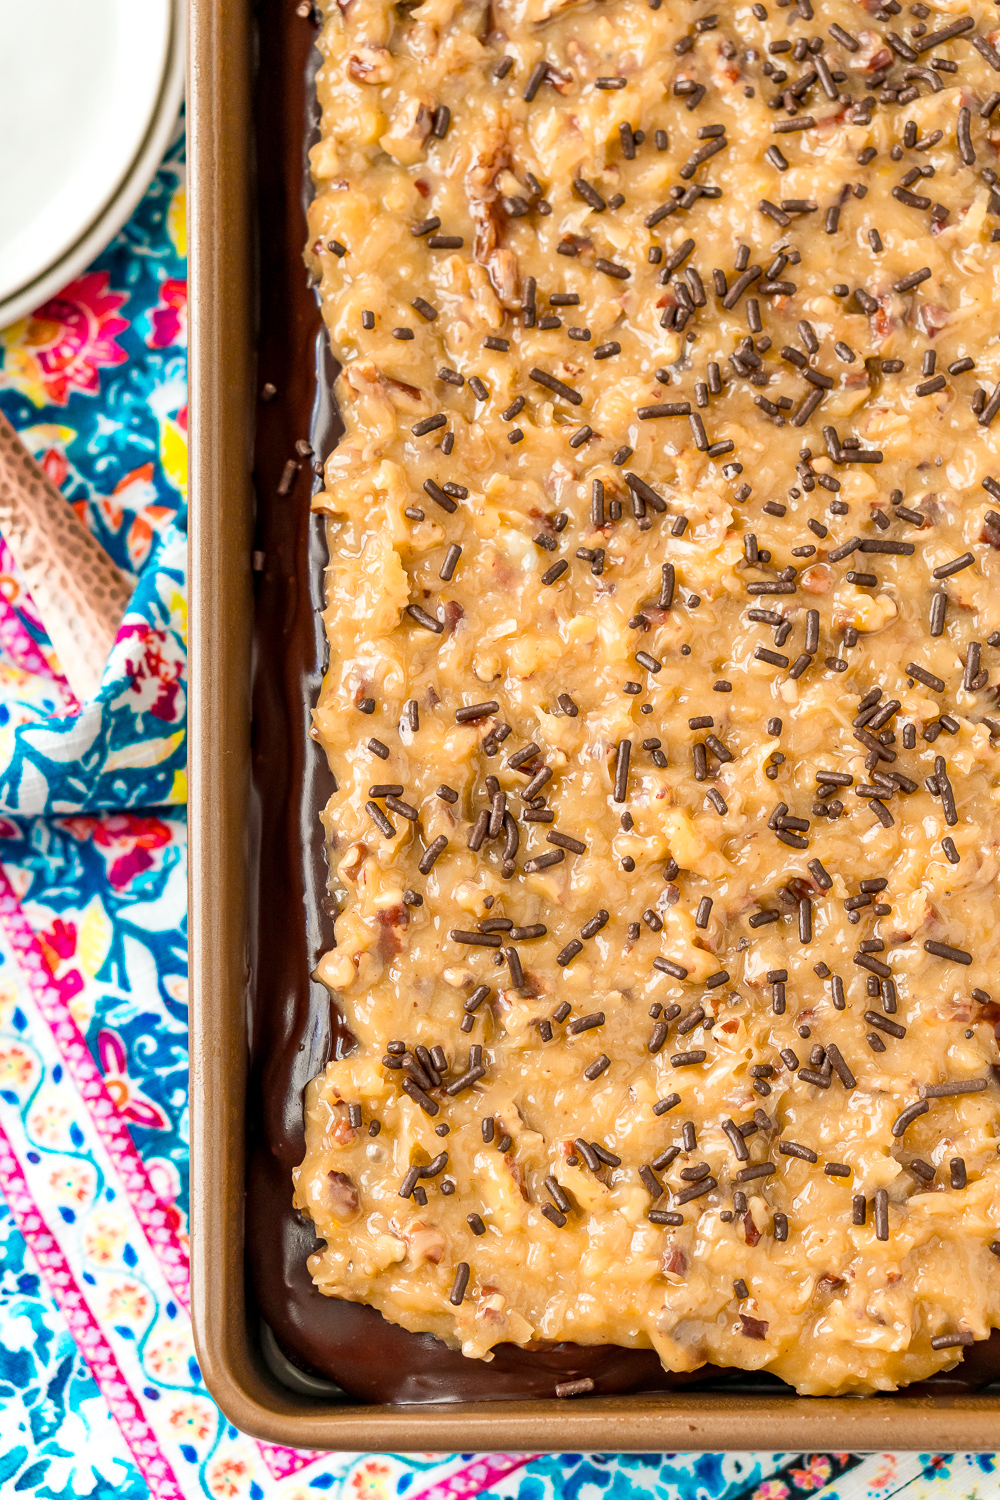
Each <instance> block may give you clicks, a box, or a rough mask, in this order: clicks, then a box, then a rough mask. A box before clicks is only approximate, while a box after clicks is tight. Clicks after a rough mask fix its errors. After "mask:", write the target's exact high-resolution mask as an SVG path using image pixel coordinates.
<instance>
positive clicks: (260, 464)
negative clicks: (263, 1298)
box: [188, 0, 1000, 1451]
mask: <svg viewBox="0 0 1000 1500" xmlns="http://www.w3.org/2000/svg"><path fill="white" fill-rule="evenodd" d="M258 10H259V16H258V17H257V19H255V12H254V7H253V6H252V3H251V0H190V22H191V24H190V57H189V91H188V124H189V132H190V165H191V215H192V224H191V281H192V286H191V333H192V348H191V366H190V370H191V446H192V454H191V472H192V485H191V488H192V494H191V549H190V562H191V586H192V597H191V678H192V681H191V739H190V746H191V749H190V772H191V839H190V858H191V876H190V911H191V977H192V1009H191V1036H190V1045H191V1148H192V1189H191V1197H192V1213H191V1232H192V1248H193V1267H194V1270H193V1285H192V1294H193V1301H192V1305H193V1314H194V1327H195V1338H196V1341H197V1346H198V1355H199V1359H200V1361H201V1365H202V1370H203V1372H204V1375H205V1379H206V1381H207V1383H208V1386H209V1389H210V1390H211V1392H212V1394H213V1395H214V1396H215V1398H216V1400H217V1401H218V1402H219V1405H220V1406H221V1407H222V1409H223V1411H224V1412H225V1413H226V1415H227V1417H229V1418H230V1420H231V1421H233V1422H234V1423H235V1424H236V1425H237V1426H238V1427H240V1428H241V1429H242V1430H243V1431H244V1432H247V1433H250V1434H252V1435H254V1436H256V1437H258V1438H263V1439H266V1440H268V1441H271V1442H276V1443H282V1444H288V1445H290V1446H294V1447H304V1448H330V1449H339V1450H349V1451H350V1450H353V1451H356V1450H359V1449H361V1450H364V1449H369V1450H381V1451H386V1450H407V1449H410V1450H421V1451H428V1450H431V1451H433V1450H438V1451H440V1450H447V1449H457V1448H462V1449H465V1450H470V1449H471V1450H483V1449H507V1450H521V1451H524V1450H529V1449H530V1450H543V1449H544V1450H550V1451H557V1450H561V1449H575V1450H581V1449H582V1450H588V1449H589V1450H601V1449H603V1450H611V1451H627V1450H647V1451H649V1450H660V1449H669V1450H678V1449H681V1450H683V1449H688V1450H690V1449H695V1450H698V1449H750V1448H770V1449H782V1450H784V1451H799V1450H808V1451H815V1450H820V1449H824V1448H826V1449H837V1450H855V1451H856V1450H866V1449H868V1450H871V1449H882V1448H891V1449H906V1448H910V1449H920V1450H934V1449H944V1450H956V1449H960V1450H975V1449H980V1450H993V1449H995V1448H996V1447H997V1442H998V1433H1000V1394H990V1393H989V1392H984V1393H981V1394H969V1393H967V1392H964V1393H963V1392H962V1391H960V1390H956V1389H954V1388H953V1389H951V1390H949V1387H948V1385H947V1383H943V1384H938V1385H936V1386H924V1387H922V1388H921V1389H920V1391H919V1392H917V1391H914V1392H911V1393H901V1394H900V1395H897V1396H888V1397H870V1398H863V1399H856V1398H849V1397H841V1398H839V1399H817V1398H802V1397H797V1396H795V1395H794V1394H791V1393H783V1392H782V1391H781V1388H780V1387H778V1385H777V1383H776V1382H775V1383H774V1385H772V1386H771V1387H770V1388H769V1389H764V1390H761V1389H754V1390H747V1389H745V1388H744V1389H742V1390H741V1389H739V1388H735V1389H734V1388H733V1387H732V1386H730V1387H728V1388H724V1389H714V1390H713V1389H712V1388H711V1383H707V1384H706V1386H705V1387H702V1388H699V1387H697V1386H692V1387H690V1388H688V1389H680V1390H677V1391H671V1392H665V1393H658V1394H651V1395H631V1396H593V1397H587V1398H583V1399H579V1400H575V1401H557V1400H554V1399H553V1400H548V1399H538V1400H530V1401H527V1400H516V1401H493V1402H477V1403H463V1402H452V1403H449V1404H437V1405H433V1404H432V1405H428V1404H420V1405H416V1404H415V1405H395V1406H388V1405H365V1404H361V1403H358V1402H354V1401H350V1400H348V1399H347V1398H344V1397H340V1398H339V1399H338V1397H337V1394H336V1392H334V1391H331V1388H330V1387H329V1386H328V1385H325V1384H324V1383H323V1382H315V1381H311V1380H309V1379H308V1378H300V1379H297V1380H296V1379H295V1378H294V1375H292V1376H291V1378H289V1374H288V1368H287V1367H286V1369H285V1376H284V1378H281V1376H280V1372H281V1368H282V1365H281V1360H280V1356H277V1355H276V1352H275V1348H276V1346H275V1345H274V1341H273V1339H271V1338H270V1337H269V1335H268V1334H267V1332H266V1330H265V1332H264V1334H263V1337H262V1330H261V1318H260V1314H259V1311H258V1307H257V1303H256V1299H255V1298H254V1295H253V1291H252V1288H251V1281H250V1278H249V1276H248V1273H247V1270H246V1265H245V1253H246V1243H245V1241H246V1235H245V1201H246V1181H247V1178H246V1166H247V1151H246V1141H247V1133H248V1127H247V1119H248V1111H247V1104H248V1099H249V1101H250V1102H251V1104H253V1102H254V1098H255V1091H256V1090H257V1087H258V1081H259V1080H258V1077H257V1075H256V1074H255V1075H254V1077H253V1078H252V1079H251V1084H250V1088H249V1091H248V1060H249V1058H250V1056H251V1048H250V1036H249V1025H250V1021H249V1018H250V1016H251V1007H250V998H251V992H252V983H251V980H252V977H254V976H256V974H257V973H258V971H259V970H260V968H261V966H262V965H263V966H265V967H266V966H267V965H268V964H269V965H270V966H271V967H270V970H269V972H271V973H272V974H273V973H274V972H277V971H278V970H280V963H278V965H277V970H276V969H275V953H274V951H273V950H274V948H275V946H276V945H275V941H274V937H273V933H274V930H275V922H274V917H273V914H272V913H271V912H270V911H269V910H268V909H267V908H268V903H267V902H265V903H264V905H263V908H262V904H261V898H260V894H259V892H260V889H261V887H260V886H259V883H258V878H257V875H258V871H257V869H256V867H255V861H256V863H257V864H258V865H259V864H260V863H261V860H260V851H261V848H262V847H264V848H265V850H267V849H268V847H269V846H268V843H267V841H268V839H273V838H274V837H275V830H277V833H278V834H279V835H280V836H281V837H280V838H279V841H278V845H276V847H286V846H287V847H288V848H292V847H293V846H297V845H296V841H298V843H299V844H305V843H308V840H309V839H310V837H313V836H314V835H313V833H312V832H311V831H310V828H309V820H308V819H307V820H304V821H301V822H300V821H299V820H298V819H297V818H295V817H294V814H295V813H296V811H300V810H301V808H302V807H303V806H305V805H306V802H305V801H304V800H303V796H302V794H301V791H300V789H299V781H300V780H304V778H305V772H304V770H303V763H302V756H301V754H300V753H299V751H297V750H296V748H295V746H294V745H292V746H289V747H286V749H285V750H283V751H282V753H281V754H280V755H276V753H275V751H274V748H273V747H274V746H275V745H276V744H280V740H281V736H280V731H281V726H282V719H281V715H282V714H283V713H285V711H286V710H287V708H288V703H289V701H290V696H289V695H290V694H291V688H289V687H288V683H290V682H292V680H293V679H294V677H295V674H296V673H297V672H299V671H300V668H302V667H303V663H304V664H305V666H306V667H308V666H309V661H308V660H307V658H308V656H309V652H310V651H312V654H313V657H314V658H315V655H316V651H317V649H318V645H317V643H318V635H317V633H316V632H315V631H314V632H313V634H312V636H310V638H309V639H308V640H307V639H305V637H304V636H303V634H302V632H301V631H300V632H299V634H298V635H295V633H294V632H293V631H291V630H289V629H288V628H287V625H286V624H283V623H282V621H281V619H280V618H279V617H278V613H280V612H278V613H276V612H275V610H274V608H272V611H271V613H272V616H273V617H274V619H273V620H272V625H271V627H270V634H269V635H266V636H264V637H262V636H261V629H260V614H261V606H260V600H261V599H262V598H267V597H271V598H272V599H274V600H277V602H278V603H279V604H284V605H286V606H288V608H290V609H293V610H294V608H295V607H296V601H297V603H298V607H299V611H300V612H299V616H298V617H299V618H300V619H301V618H303V616H302V614H301V605H302V600H303V599H305V601H306V603H307V604H308V600H309V578H308V577H307V576H305V575H306V573H307V572H308V566H307V563H308V559H309V558H310V556H312V559H313V562H315V554H314V551H313V553H312V554H310V550H309V549H310V547H312V548H313V549H315V539H316V532H315V531H310V522H309V512H308V493H307V480H308V466H307V465H305V466H303V467H304V469H305V473H304V475H302V476H300V477H299V479H298V480H297V481H296V483H295V485H294V487H293V488H292V489H291V491H290V492H288V493H285V494H284V495H281V496H280V501H281V503H280V505H279V504H278V503H277V501H276V496H278V495H279V492H280V490H281V489H283V488H284V486H283V485H281V484H280V482H279V481H280V473H281V470H280V468H279V469H278V470H277V471H275V469H274V466H273V465H274V462H275V461H276V460H274V459H272V458H269V457H268V456H267V454H266V453H265V455H264V457H263V458H262V457H261V453H260V445H259V444H258V456H257V472H256V475H255V474H254V472H253V466H254V457H253V454H254V428H255V424H256V425H260V424H261V423H263V424H266V426H267V429H268V431H269V432H270V433H271V434H272V436H273V439H274V441H273V443H272V444H271V446H272V447H273V448H274V452H275V453H276V454H277V455H278V457H279V458H280V457H281V455H282V454H284V455H285V457H286V459H287V455H288V453H289V451H290V448H291V445H292V443H293V439H294V437H295V436H296V435H299V436H300V435H302V434H301V431H300V430H298V429H296V427H295V425H294V422H295V420H296V419H295V417H294V411H292V414H291V415H289V413H290V410H291V408H290V407H289V405H288V402H287V401H286V396H291V397H294V398H295V401H298V403H299V407H300V408H301V402H302V399H303V398H304V393H305V392H307V391H309V392H311V389H312V382H313V349H314V340H315V333H316V326H317V324H316V318H315V315H314V313H313V315H311V316H310V314H309V313H308V310H307V311H306V312H301V310H300V312H299V313H296V314H295V315H294V316H291V315H284V316H282V315H281V307H282V304H281V301H280V298H276V296H275V295H274V293H275V288H274V286H273V279H274V267H275V265H276V264H282V265H284V266H286V267H294V268H295V275H296V276H298V277H304V272H303V271H302V269H301V259H300V258H299V257H300V254H301V242H302V234H303V231H302V219H301V205H300V184H301V176H302V162H303V148H304V141H305V130H306V120H305V113H304V107H303V105H304V85H303V82H302V78H303V70H302V66H301V64H302V61H303V59H304V56H305V52H306V51H308V46H309V35H308V34H307V31H306V30H304V29H303V28H307V27H308V22H307V21H306V20H304V19H302V18H300V17H298V16H297V14H296V11H297V5H296V0H261V4H260V6H259V7H258ZM258 20H259V24H260V26H261V27H262V28H263V31H264V38H263V44H262V45H261V46H260V48H259V52H260V67H261V73H260V76H259V80H258V79H257V77H256V74H255V68H256V66H257V63H256V58H257V53H258V34H257V24H258ZM286 37H294V38H295V41H294V45H293V44H292V43H289V45H288V46H287V47H285V46H284V45H283V42H284V39H285V38H286ZM303 39H304V40H303ZM303 48H304V50H303ZM296 59H298V60H297V61H296ZM289 67H292V68H293V70H294V68H296V67H297V68H298V70H299V71H298V81H297V83H295V82H294V81H290V75H289V74H288V71H287V70H288V68H289ZM258 168H259V170H258ZM265 182H266V184H267V188H268V197H267V201H266V204H265V209H266V212H265V214H264V216H263V224H264V233H263V234H262V235H260V236H258V234H257V225H258V223H259V222H260V220H259V210H260V200H259V192H260V190H261V186H262V184H265ZM258 267H259V268H260V273H259V274H258ZM302 285H304V281H303V282H302ZM301 306H306V307H307V304H301ZM265 366H266V367H267V369H265ZM272 367H275V368H280V369H281V370H282V371H283V372H284V380H285V384H286V385H287V387H288V391H287V392H286V391H282V392H281V393H280V394H279V397H278V398H277V399H276V400H275V402H274V403H270V404H267V405H265V406H261V405H260V403H259V401H258V396H259V391H260V384H261V382H262V381H264V380H266V379H268V378H269V377H268V374H267V371H268V370H270V369H271V368H272ZM320 384H321V386H322V384H323V382H322V379H321V380H320ZM310 399H311V397H310ZM293 407H294V402H293ZM255 490H256V495H255ZM255 550H256V551H257V552H258V554H259V555H258V556H256V557H255ZM304 559H305V560H306V562H305V563H304V562H303V560H304ZM255 566H256V568H257V572H256V573H255V571H254V569H255ZM269 590H270V593H269V592H268V591H269ZM255 598H256V600H257V626H256V636H255V624H254V611H255ZM275 621H276V623H275ZM255 640H256V647H255ZM262 641H263V645H264V647H265V648H266V649H265V650H263V651H262ZM310 641H311V644H310ZM286 650H287V652H288V661H289V663H290V666H289V670H288V672H287V673H286V675H285V678H283V677H282V660H281V659H282V657H283V653H284V652H285V651H286ZM296 653H298V657H301V661H299V660H298V658H296ZM303 653H304V654H303ZM262 657H263V658H264V659H265V662H264V664H265V665H266V666H268V668H269V671H268V672H265V673H263V674H262V672H261V662H262ZM293 658H295V659H294V660H293ZM320 665H321V663H320ZM316 666H317V662H316V660H315V659H314V660H313V661H312V670H314V671H315V669H316ZM283 683H284V687H283ZM286 689H287V691H286ZM255 761H256V780H255ZM279 762H280V764H279ZM255 786H256V791H255ZM262 786H265V787H267V788H268V789H269V791H270V792H271V794H270V796H269V797H265V798H263V799H262V798H261V796H260V790H261V787H262ZM272 789H273V790H272ZM290 820H293V821H294V826H292V822H291V821H290ZM300 830H301V831H300ZM281 839H283V840H284V843H283V844H282V843H281ZM262 840H263V845H262ZM295 863H296V862H295V861H286V863H285V865H281V864H280V862H278V864H277V865H276V867H275V869H274V870H273V871H272V872H271V878H272V879H273V880H275V881H277V882H279V883H280V892H281V894H282V897H283V899H284V900H285V902H286V906H287V903H288V902H289V901H291V902H292V905H291V906H290V907H288V908H287V909H288V910H292V911H293V912H294V913H295V914H296V915H295V917H294V920H291V921H288V922H286V924H285V926H284V928H283V929H282V930H281V933H280V941H279V942H278V943H277V947H278V948H279V949H280V946H281V942H286V943H287V944H288V945H289V949H288V951H289V952H290V953H291V952H294V953H295V954H296V955H298V957H299V959H300V966H301V962H302V961H304V959H303V955H305V954H306V953H307V951H309V952H311V951H313V949H314V947H315V945H316V943H318V942H319V941H320V929H319V917H318V916H317V914H316V913H315V912H314V911H311V910H310V905H309V902H308V900H307V899H306V889H305V885H304V884H303V883H302V882H301V861H299V862H298V864H299V869H298V872H296V870H295V869H293V868H292V865H293V864H295ZM297 881H298V882H299V883H298V884H297V883H296V882H297ZM275 890H276V891H277V890H279V885H275ZM265 891H266V888H265ZM296 902H297V903H298V905H297V906H296V905H295V903H296ZM258 934H262V935H265V934H266V938H267V945H268V947H269V948H270V950H271V951H270V952H264V953H262V952H261V951H260V947H259V945H258V944H257V943H256V942H255V937H256V936H257V935H258ZM277 957H278V958H279V959H280V953H279V954H278V955H277ZM255 1107H256V1106H255ZM274 1371H278V1372H279V1373H278V1374H276V1373H273V1372H274ZM293 1387H294V1388H293Z"/></svg>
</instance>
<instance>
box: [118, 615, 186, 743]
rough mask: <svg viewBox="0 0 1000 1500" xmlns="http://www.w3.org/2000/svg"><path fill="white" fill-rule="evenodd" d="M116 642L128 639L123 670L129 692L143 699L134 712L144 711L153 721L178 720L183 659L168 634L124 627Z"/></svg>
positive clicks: (135, 626)
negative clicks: (128, 651)
mask: <svg viewBox="0 0 1000 1500" xmlns="http://www.w3.org/2000/svg"><path fill="white" fill-rule="evenodd" d="M118 640H119V642H120V641H122V640H128V641H129V643H130V645H131V646H132V647H133V648H134V651H133V653H130V655H129V657H128V659H127V660H126V662H125V671H126V673H127V674H128V679H129V688H130V690H131V691H132V692H133V693H136V694H138V695H139V697H140V698H141V699H142V700H143V701H142V702H141V704H138V705H137V711H138V712H140V713H141V712H142V711H143V710H144V709H145V710H147V711H148V712H149V713H151V714H152V715H153V716H154V718H157V719H163V720H165V722H166V723H168V724H170V723H174V722H175V721H176V719H177V717H178V706H177V705H178V699H179V697H180V684H181V679H182V678H183V676H184V657H183V655H182V654H181V652H180V650H179V649H178V648H177V646H176V643H175V642H174V640H173V637H172V636H171V635H170V634H169V632H168V631H165V630H151V629H150V627H149V626H148V625H125V626H123V627H122V629H121V630H120V631H119V633H118Z"/></svg>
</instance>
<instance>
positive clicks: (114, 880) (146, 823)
mask: <svg viewBox="0 0 1000 1500" xmlns="http://www.w3.org/2000/svg"><path fill="white" fill-rule="evenodd" d="M62 826H63V827H64V828H65V829H66V830H67V832H68V833H70V834H72V836H73V838H75V839H77V840H78V841H79V842H80V843H81V844H86V843H89V842H90V841H91V840H93V843H94V844H95V846H96V847H97V848H98V849H100V851H101V853H102V854H103V856H104V860H105V863H106V865H107V868H108V879H109V880H110V881H111V884H112V885H113V886H114V888H115V890H117V891H120V890H124V888H125V886H127V885H128V883H129V881H131V880H134V879H135V877H136V875H141V874H142V872H143V870H148V869H149V868H150V867H151V866H152V864H153V853H152V851H153V850H155V849H162V848H163V847H164V846H165V845H166V844H169V843H170V840H171V837H172V835H171V831H170V828H169V827H168V825H167V824H166V823H163V822H161V821H160V819H159V818H149V817H142V816H141V815H140V814H138V813H115V814H113V815H112V816H111V817H108V818H66V819H65V820H64V822H63V825H62Z"/></svg>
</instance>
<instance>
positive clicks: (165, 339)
mask: <svg viewBox="0 0 1000 1500" xmlns="http://www.w3.org/2000/svg"><path fill="white" fill-rule="evenodd" d="M149 322H150V331H149V334H148V335H147V338H146V343H147V344H148V345H149V347H150V349H169V348H170V346H171V344H186V343H187V282H186V281H182V280H181V279H180V278H176V277H170V278H169V279H168V280H166V281H165V282H164V283H163V285H162V286H161V287H160V300H159V302H158V303H157V304H156V306H155V307H152V308H150V311H149Z"/></svg>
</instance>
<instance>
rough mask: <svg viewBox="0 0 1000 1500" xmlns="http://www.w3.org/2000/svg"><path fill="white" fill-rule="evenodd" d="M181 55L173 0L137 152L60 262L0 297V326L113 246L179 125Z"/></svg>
mask: <svg viewBox="0 0 1000 1500" xmlns="http://www.w3.org/2000/svg"><path fill="white" fill-rule="evenodd" d="M185 54H186V26H185V6H184V0H172V3H171V6H170V36H169V39H168V42H167V55H166V61H165V65H164V69H163V75H162V78H161V82H160V89H159V92H158V94H157V97H156V100H155V103H154V105H153V108H152V110H151V111H150V118H149V124H148V127H147V129H146V132H145V134H144V135H143V137H142V139H141V140H140V142H139V144H138V146H137V148H136V151H135V154H134V155H133V157H132V159H131V161H130V163H129V165H128V167H127V168H126V170H125V172H124V174H123V176H122V178H121V179H120V181H119V183H118V186H117V188H116V189H115V191H114V192H113V193H112V195H111V197H110V198H109V199H108V200H107V202H106V203H105V204H104V205H103V206H102V207H101V208H100V209H99V211H98V213H97V214H96V216H95V217H94V218H93V219H91V221H90V223H89V224H88V225H87V226H86V227H85V228H84V229H83V230H82V231H81V233H80V234H79V236H78V237H77V238H76V239H75V240H74V241H73V243H72V244H71V245H69V246H68V247H67V248H66V249H65V250H64V251H63V253H62V255H61V256H60V257H59V258H58V260H55V261H53V262H52V264H51V265H49V266H46V267H45V268H44V269H43V270H41V271H40V272H39V273H38V275H37V276H35V277H34V278H33V279H32V280H31V281H29V282H26V283H25V284H24V285H23V286H21V287H18V288H17V290H16V291H15V292H12V293H11V294H10V295H9V296H8V297H6V298H5V299H3V300H0V328H7V327H10V326H11V325H12V324H14V323H17V322H19V321H20V320H21V319H22V318H24V317H26V316H28V315H29V314H30V313H32V312H34V311H35V310H36V309H37V308H39V307H41V306H43V305H44V303H46V302H47V301H48V300H49V298H50V297H52V296H54V295H55V293H57V292H59V291H61V290H62V289H63V287H65V286H68V285H69V284H70V282H72V281H74V280H75V279H76V277H77V276H78V275H79V274H80V272H81V271H82V270H84V269H85V268H86V267H87V266H88V265H89V264H90V262H91V261H92V260H94V259H96V257H97V256H98V255H99V254H100V253H101V251H102V250H104V249H106V248H107V247H108V246H109V245H110V244H111V242H112V241H113V240H114V238H115V236H116V235H117V234H118V231H119V230H120V229H121V227H122V225H123V224H124V223H125V222H126V220H127V219H128V218H129V217H130V216H131V214H132V212H133V211H134V210H135V208H136V207H137V206H138V204H139V202H140V200H141V198H142V196H143V194H144V193H145V191H146V189H147V188H148V186H149V184H150V182H151V181H152V180H153V177H154V175H155V173H156V170H157V168H158V167H159V165H160V162H161V161H162V159H163V156H164V153H165V152H166V149H167V147H168V145H169V144H170V138H171V136H172V135H173V133H174V130H175V129H176V126H177V121H178V118H179V116H180V110H181V104H182V102H183V99H184V74H185Z"/></svg>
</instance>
